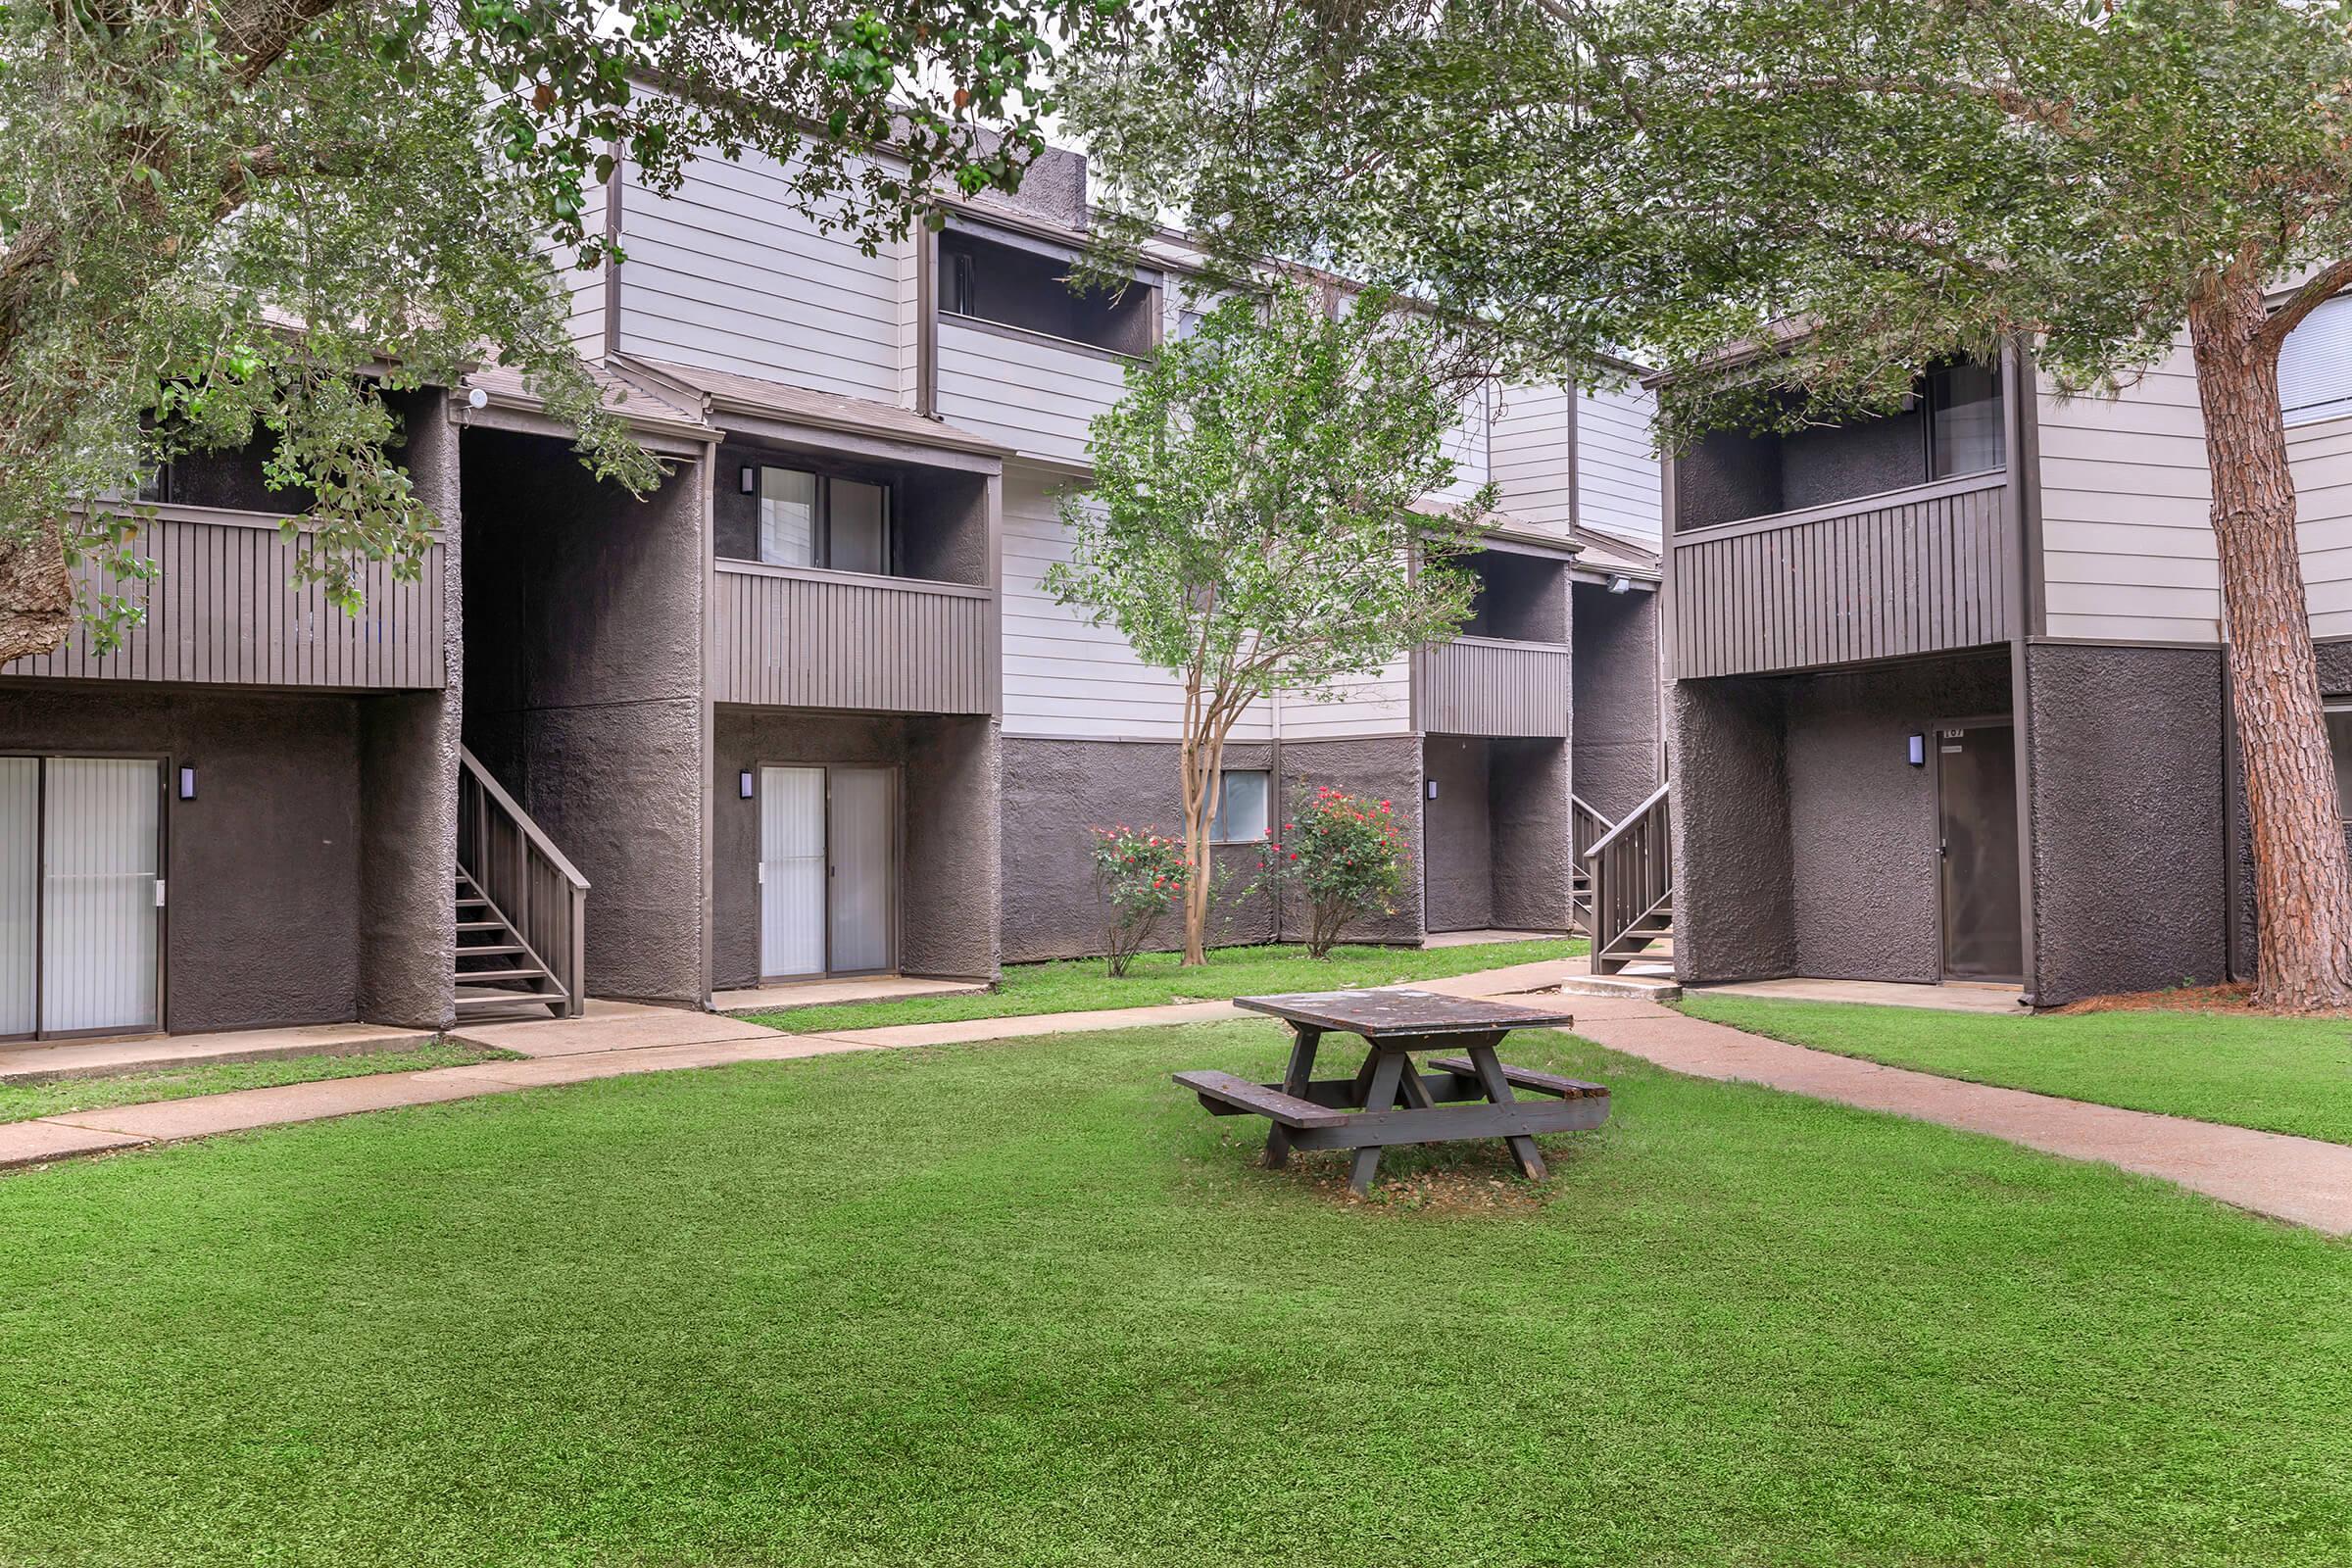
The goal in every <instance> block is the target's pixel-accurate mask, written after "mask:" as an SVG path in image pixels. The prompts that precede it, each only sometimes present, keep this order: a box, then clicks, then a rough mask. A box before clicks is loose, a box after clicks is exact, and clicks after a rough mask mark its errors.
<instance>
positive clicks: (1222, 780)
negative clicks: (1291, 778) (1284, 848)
mask: <svg viewBox="0 0 2352 1568" xmlns="http://www.w3.org/2000/svg"><path fill="white" fill-rule="evenodd" d="M1236 774H1250V775H1253V776H1255V777H1257V778H1261V779H1263V780H1265V792H1264V793H1263V794H1262V795H1260V796H1259V797H1258V809H1259V811H1260V812H1261V813H1263V817H1262V820H1263V825H1262V826H1261V827H1259V828H1258V830H1257V834H1256V836H1255V837H1254V838H1246V839H1237V838H1228V837H1226V836H1225V835H1224V834H1223V833H1222V832H1221V831H1220V829H1222V828H1224V827H1225V825H1226V822H1225V811H1226V808H1227V807H1229V806H1230V805H1232V803H1233V797H1232V795H1231V794H1230V793H1228V791H1227V789H1226V784H1227V782H1228V781H1229V780H1231V779H1232V778H1233V777H1234V776H1235V775H1236ZM1273 836H1274V770H1273V769H1272V768H1270V767H1221V768H1219V769H1217V810H1216V814H1215V815H1214V816H1211V817H1210V818H1209V819H1208V842H1209V843H1210V844H1212V845H1215V844H1263V843H1265V842H1266V841H1267V840H1269V839H1271V838H1272V837H1273Z"/></svg>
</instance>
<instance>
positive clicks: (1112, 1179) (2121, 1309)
mask: <svg viewBox="0 0 2352 1568" xmlns="http://www.w3.org/2000/svg"><path fill="white" fill-rule="evenodd" d="M1281 1054H1282V1037H1281V1035H1280V1033H1279V1031H1278V1030H1276V1029H1275V1028H1273V1027H1271V1026H1269V1025H1266V1024H1261V1023H1257V1022H1248V1023H1234V1024H1219V1025H1203V1026H1197V1027H1192V1028H1187V1029H1156V1030H1130V1031H1120V1032H1113V1033H1104V1034H1095V1035H1084V1036H1064V1037H1059V1038H1056V1039H1054V1040H1051V1041H1039V1042H1035V1043H1030V1044H1017V1043H1016V1044H999V1045H989V1046H975V1047H960V1048H949V1049H942V1050H937V1051H925V1052H876V1053H861V1054H847V1055H839V1056H831V1057H825V1058H819V1059H812V1060H807V1061H800V1062H791V1063H775V1064H765V1065H746V1066H741V1067H733V1068H727V1069H723V1070H717V1071H703V1072H679V1073H667V1074H655V1075H646V1076H640V1077H632V1078H627V1079H618V1080H611V1081H605V1082H598V1083H590V1084H584V1085H579V1086H576V1087H572V1088H565V1089H558V1090H549V1091H536V1092H530V1093H525V1094H518V1095H512V1096H502V1097H498V1098H497V1099H495V1100H487V1101H480V1102H472V1103H455V1104H448V1105H439V1106H431V1107H424V1108H420V1109H417V1110H409V1111H400V1112H393V1113H388V1114H383V1115H375V1116H367V1117H360V1118H354V1119H349V1120H344V1121H339V1122H332V1123H321V1124H313V1125H308V1126H297V1127H287V1128H277V1129H271V1130H269V1131H266V1132H262V1133H258V1134H253V1135H249V1136H245V1137H241V1138H234V1139H223V1140H219V1141H214V1142H209V1143H203V1144H196V1145H188V1146H182V1147H178V1148H173V1149H167V1150H162V1151H157V1152H145V1153H139V1154H133V1155H126V1156H119V1157H115V1158H110V1159H105V1160H99V1161H92V1162H82V1163H77V1164H71V1165H65V1166H59V1167H56V1168H53V1169H49V1170H45V1171H38V1172H31V1173H25V1174H20V1175H16V1176H11V1177H8V1178H5V1179H0V1236H4V1237H6V1238H7V1245H6V1246H4V1247H0V1476H6V1477H7V1484H6V1485H5V1486H0V1562H7V1563H11V1564H39V1565H42V1568H76V1565H85V1564H129V1563H135V1564H141V1565H153V1564H190V1563H205V1564H214V1563H219V1564H227V1563H237V1564H246V1565H250V1564H290V1563H305V1564H310V1563H317V1564H335V1565H338V1568H341V1565H352V1564H400V1565H403V1568H415V1565H434V1564H468V1565H471V1564H484V1563H495V1564H502V1565H508V1564H519V1565H537V1564H581V1565H586V1564H596V1565H612V1564H727V1565H741V1564H824V1565H834V1564H850V1565H877V1568H878V1565H890V1568H907V1565H931V1564H939V1565H949V1564H954V1565H967V1564H1056V1565H1060V1564H1087V1565H1104V1564H1168V1565H1179V1564H1181V1565H1187V1568H1201V1565H1224V1564H1235V1565H1240V1564H1250V1565H1257V1564H1270V1563H1271V1564H1298V1565H1314V1568H1328V1565H1332V1564H1342V1563H1366V1564H1397V1565H1407V1564H1409V1565H1415V1568H1452V1565H1472V1564H1476V1565H1482V1568H1487V1565H1495V1568H1518V1565H1528V1564H1545V1565H1551V1564H1593V1565H1599V1564H1611V1565H1623V1564H1692V1565H1698V1564H1706V1565H1713V1564H1725V1563H1735V1564H1792V1565H1793V1564H1805V1565H1819V1564H1870V1565H1881V1564H1892V1563H1902V1564H1928V1563H1936V1564H1945V1563H1948V1564H1990V1563H2069V1564H2147V1565H2158V1564H2161V1565H2165V1568H2173V1565H2180V1564H2209V1563H2225V1562H2227V1563H2245V1564H2262V1565H2266V1568H2267V1565H2278V1564H2305V1563H2309V1564H2340V1563H2342V1562H2345V1561H2347V1560H2352V1421H2347V1419H2346V1416H2345V1412H2346V1410H2347V1409H2352V1249H2348V1248H2346V1247H2344V1246H2342V1245H2340V1244H2336V1243H2332V1242H2328V1241H2326V1240H2324V1239H2322V1238H2320V1237H2317V1236H2315V1235H2312V1234H2309V1233H2306V1232H2300V1231H2294V1230H2290V1229H2287V1228H2284V1227H2280V1226H2276V1225H2272V1224H2268V1223H2265V1222H2261V1221H2257V1220H2254V1219H2251V1218H2248V1217H2246V1216H2244V1215H2241V1214H2238V1213H2235V1212H2232V1211H2229V1210H2227V1209H2224V1208H2221V1207H2219V1206H2217V1205H2214V1204H2211V1203H2208V1202H2205V1201H2201V1200H2198V1199H2195V1198H2193V1197H2190V1196H2187V1195H2184V1194H2181V1193H2179V1192H2177V1191H2174V1190H2172V1189H2168V1188H2164V1187H2161V1186H2158V1185H2155V1184H2152V1183H2147V1182H2143V1181H2138V1180H2135V1179H2132V1178H2130V1177H2126V1176H2124V1175H2122V1174H2120V1173H2118V1172H2115V1171H2113V1170H2111V1169H2106V1168H2103V1167H2097V1166H2089V1165H2076V1164H2068V1163H2064V1162H2061V1161H2057V1160H2053V1159H2049V1158H2045V1157H2043V1156H2040V1155H2037V1154H2034V1153H2031V1152H2025V1151H2022V1150H2018V1149H2014V1148H2011V1147H2008V1146H2005V1145H2000V1144H1996V1143H1993V1142H1990V1141H1986V1140H1982V1139H1976V1138H1970V1137H1966V1136H1962V1135H1959V1134H1956V1133H1951V1132H1947V1131H1944V1130H1941V1129H1938V1128H1935V1127H1930V1126H1926V1125H1923V1124H1919V1123H1913V1122H1908V1121H1902V1120H1897V1119H1893V1118H1887V1117H1877V1116H1871V1115H1867V1114H1864V1113H1861V1112H1858V1111H1852V1110H1848V1109H1844V1108H1840V1107H1837V1106H1832V1105H1826V1104H1822V1103H1814V1102H1809V1101H1805V1100H1801V1099H1797V1098H1794V1097H1790V1096H1782V1095H1776V1094H1773V1093H1771V1092H1768V1091H1765V1090H1761V1089H1755V1088H1751V1087H1743V1086H1738V1085H1729V1084H1716V1083H1707V1082H1701V1081H1697V1080H1691V1079H1682V1078H1676V1077H1673V1076H1671V1075H1668V1074H1665V1073H1662V1072H1659V1071H1657V1070H1654V1069H1651V1068H1648V1067H1646V1066H1644V1065H1642V1064H1639V1063H1636V1062H1633V1061H1630V1060H1628V1059H1625V1058H1621V1057H1616V1056H1612V1055H1610V1054H1607V1053H1604V1052H1601V1051H1599V1050H1598V1049H1597V1048H1593V1047H1589V1046H1586V1045H1584V1044H1581V1043H1578V1042H1575V1041H1572V1040H1570V1039H1568V1038H1566V1037H1563V1036H1546V1035H1540V1034H1526V1035H1520V1036H1515V1037H1514V1038H1513V1040H1512V1042H1511V1047H1510V1050H1509V1051H1508V1053H1507V1054H1508V1055H1509V1056H1511V1057H1512V1058H1513V1059H1517V1060H1521V1061H1525V1062H1528V1063H1530V1064H1536V1065H1544V1066H1550V1067H1554V1068H1559V1069H1563V1070H1566V1071H1569V1072H1571V1073H1574V1074H1576V1075H1579V1076H1583V1077H1589V1078H1597V1079H1601V1080H1604V1081H1606V1082H1608V1083H1610V1084H1611V1085H1612V1086H1613V1087H1614V1089H1615V1116H1614V1119H1613V1121H1612V1123H1611V1124H1610V1125H1609V1126H1608V1127H1607V1128H1605V1129H1603V1130H1602V1131H1600V1132H1597V1133H1591V1134H1576V1135H1569V1136H1565V1137H1561V1138H1558V1139H1554V1140H1548V1141H1547V1148H1548V1152H1549V1153H1550V1156H1551V1160H1552V1165H1553V1175H1552V1177H1551V1179H1550V1181H1549V1182H1548V1183H1547V1184H1546V1185H1545V1186H1544V1187H1543V1188H1542V1189H1540V1190H1536V1191H1533V1192H1530V1191H1528V1190H1526V1189H1522V1188H1520V1187H1518V1186H1517V1185H1516V1184H1515V1182H1514V1181H1513V1180H1512V1179H1511V1178H1509V1177H1507V1176H1506V1175H1505V1174H1504V1169H1505V1167H1504V1164H1503V1161H1502V1159H1501V1158H1500V1156H1499V1154H1498V1153H1497V1152H1493V1151H1491V1150H1488V1149H1484V1148H1480V1149H1476V1150H1470V1149H1459V1148H1457V1149H1453V1150H1447V1151H1442V1152H1407V1153H1404V1154H1402V1155H1399V1156H1396V1165H1397V1169H1398V1170H1400V1171H1401V1172H1402V1175H1403V1177H1404V1180H1403V1182H1402V1183H1401V1184H1400V1187H1399V1188H1398V1189H1397V1190H1395V1191H1392V1192H1389V1193H1386V1194H1384V1195H1383V1198H1384V1200H1385V1201H1376V1202H1372V1203H1355V1202H1351V1201H1348V1200H1346V1199H1345V1198H1344V1197H1341V1196H1339V1193H1340V1186H1341V1180H1342V1178H1341V1175H1340V1172H1339V1167H1338V1157H1337V1156H1334V1155H1320V1156H1313V1157H1312V1158H1311V1159H1308V1160H1306V1161H1303V1162H1302V1163H1301V1165H1299V1166H1298V1167H1295V1168H1294V1169H1293V1170H1292V1171H1289V1172H1284V1173H1274V1172H1268V1171H1265V1170H1262V1169H1259V1168H1257V1167H1256V1165H1255V1164H1254V1154H1255V1149H1256V1144H1257V1128H1256V1127H1255V1126H1252V1125H1250V1124H1247V1123H1244V1122H1241V1121H1238V1120H1221V1119H1220V1120H1212V1119H1211V1118H1210V1117H1208V1116H1207V1115H1205V1114H1204V1113H1203V1112H1201V1109H1200V1108H1199V1106H1198V1105H1197V1104H1196V1103H1194V1101H1193V1100H1192V1098H1191V1097H1190V1096H1188V1095H1185V1094H1183V1093H1182V1092H1181V1091H1179V1090H1177V1089H1176V1088H1175V1087H1174V1086H1172V1085H1171V1084H1170V1083H1169V1082H1168V1081H1167V1077H1166V1075H1167V1073H1168V1072H1169V1071H1170V1070H1171V1069H1176V1068H1183V1067H1202V1066H1221V1067H1225V1068H1228V1069H1231V1070H1234V1071H1239V1072H1246V1073H1250V1074H1256V1075H1270V1074H1271V1073H1273V1072H1274V1071H1275V1069H1276V1067H1277V1065H1278V1063H1279V1059H1280V1056H1281ZM1335 1065H1341V1064H1338V1063H1335Z"/></svg>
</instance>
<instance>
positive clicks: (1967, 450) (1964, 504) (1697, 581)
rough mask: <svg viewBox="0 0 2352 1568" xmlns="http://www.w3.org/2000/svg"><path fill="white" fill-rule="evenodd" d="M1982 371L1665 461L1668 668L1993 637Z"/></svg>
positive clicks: (1999, 421)
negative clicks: (1827, 419)
mask: <svg viewBox="0 0 2352 1568" xmlns="http://www.w3.org/2000/svg"><path fill="white" fill-rule="evenodd" d="M2002 383H2003V376H2002V373H2001V372H2000V371H1998V370H1995V369H1991V368H1983V367H1976V366H1969V365H1957V366H1950V367H1946V368H1941V369H1939V370H1937V371H1936V372H1934V373H1933V374H1931V375H1929V376H1926V377H1923V378H1922V382H1921V387H1920V391H1919V392H1918V394H1917V395H1915V396H1914V398H1913V399H1912V400H1911V403H1910V406H1908V407H1906V408H1904V409H1903V410H1901V411H1899V412H1897V413H1895V414H1892V415H1888V416H1887V417H1883V418H1877V419H1868V420H1858V421H1854V422H1851V423H1848V424H1845V425H1841V426H1820V427H1814V428H1808V429H1804V430H1800V431H1797V432H1795V433H1791V434H1777V435H1776V434H1763V435H1748V434H1742V433H1739V432H1719V433H1718V434H1716V435H1714V436H1710V437H1708V438H1707V439H1706V440H1704V441H1702V442H1700V443H1699V444H1698V445H1697V446H1696V448H1694V449H1693V450H1691V451H1690V452H1687V453H1685V454H1683V455H1682V456H1680V457H1678V458H1676V459H1675V460H1674V461H1673V462H1672V464H1671V465H1670V466H1669V468H1668V487H1669V493H1670V501H1671V508H1670V515H1671V518H1672V527H1671V533H1670V537H1669V538H1668V540H1667V555H1668V559H1669V565H1668V581H1669V583H1670V585H1671V586H1670V594H1669V601H1670V607H1671V609H1670V621H1671V624H1670V629H1669V635H1670V637H1671V638H1672V649H1673V669H1674V673H1675V674H1676V675H1677V676H1678V677H1684V678H1692V677H1705V676H1714V675H1740V674H1768V673H1774V672H1781V671H1790V670H1800V669H1814V668H1822V667H1826V666H1833V665H1838V664H1850V663H1859V662H1867V661H1873V660H1882V659H1899V658H1906V657H1910V656H1914V655H1920V654H1931V653H1940V652H1945V651H1950V650H1955V649H1962V648H1974V647H1982V646H1984V645H1985V644H1990V643H2000V642H2004V641H2007V640H2008V639H2009V637H2010V636H2011V635H2012V633H2013V631H2014V629H2015V627H2016V625H2017V624H2018V614H2019V607H2018V606H2017V604H2016V603H2015V600H2016V597H2017V595H2016V591H2015V588H2014V580H2015V575H2016V570H2015V551H2016V549H2017V545H2018V529H2017V524H2016V519H2015V516H2014V512H2015V507H2014V495H2015V486H2014V484H2013V482H2012V478H2011V475H2010V472H2009V451H2010V444H2009V442H2008V439H2007V422H2006V414H2007V411H2006V409H2005V403H2006V401H2007V400H2006V399H2005V398H2004V396H2003V385H2002Z"/></svg>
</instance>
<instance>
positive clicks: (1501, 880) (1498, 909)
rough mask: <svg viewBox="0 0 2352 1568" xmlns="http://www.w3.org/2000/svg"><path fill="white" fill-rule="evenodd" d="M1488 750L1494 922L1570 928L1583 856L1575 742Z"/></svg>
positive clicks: (1517, 743) (1493, 744) (1493, 745)
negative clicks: (1575, 812) (1574, 793)
mask: <svg viewBox="0 0 2352 1568" xmlns="http://www.w3.org/2000/svg"><path fill="white" fill-rule="evenodd" d="M1487 747H1488V749H1487V757H1488V773H1487V819H1488V821H1489V822H1491V823H1492V824H1493V827H1494V850H1493V858H1494V877H1495V905H1494V916H1495V924H1496V925H1497V926H1500V927H1502V928H1504V929H1506V930H1514V931H1565V930H1567V929H1568V927H1569V926H1570V924H1571V923H1572V920H1571V911H1570V908H1569V901H1570V896H1571V894H1572V892H1573V871H1574V860H1575V855H1576V841H1575V838H1574V836H1573V832H1572V830H1571V828H1570V825H1569V809H1568V747H1567V745H1566V744H1565V743H1563V742H1560V741H1549V740H1496V741H1490V742H1488V743H1487Z"/></svg>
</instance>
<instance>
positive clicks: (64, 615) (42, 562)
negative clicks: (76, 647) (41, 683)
mask: <svg viewBox="0 0 2352 1568" xmlns="http://www.w3.org/2000/svg"><path fill="white" fill-rule="evenodd" d="M72 630H73V573H72V572H71V571H70V570H68V569H67V566H66V545H65V535H64V532H63V531H62V530H61V528H60V527H59V525H58V521H57V519H56V518H54V517H52V518H50V519H49V521H48V522H47V523H46V524H45V525H43V526H41V527H39V528H36V529H34V530H33V531H32V532H31V533H29V534H26V535H25V536H24V537H23V538H19V539H7V538H0V665H5V664H7V663H9V662H12V661H14V660H18V659H22V658H24V657H25V655H27V654H45V653H48V652H50V651H51V650H53V649H55V648H57V647H59V646H60V645H62V644H63V643H64V642H65V640H66V636H67V634H68V633H69V632H71V631H72Z"/></svg>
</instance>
